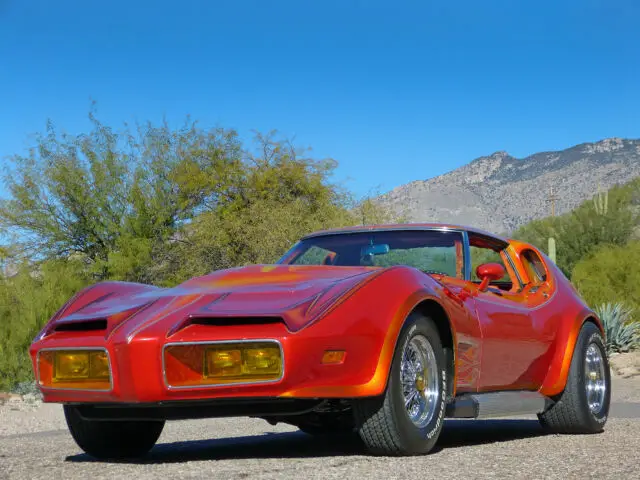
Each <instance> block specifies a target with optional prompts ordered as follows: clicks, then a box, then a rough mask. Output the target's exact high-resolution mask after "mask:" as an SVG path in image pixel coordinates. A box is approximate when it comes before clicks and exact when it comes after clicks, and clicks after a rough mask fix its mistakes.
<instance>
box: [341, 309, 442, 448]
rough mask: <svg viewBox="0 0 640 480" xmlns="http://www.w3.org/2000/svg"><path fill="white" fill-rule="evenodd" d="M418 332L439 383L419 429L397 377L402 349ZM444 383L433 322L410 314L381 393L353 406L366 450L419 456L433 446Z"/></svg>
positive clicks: (437, 336) (439, 420) (440, 419)
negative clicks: (431, 354) (428, 416)
mask: <svg viewBox="0 0 640 480" xmlns="http://www.w3.org/2000/svg"><path fill="white" fill-rule="evenodd" d="M418 335H421V336H422V337H424V338H426V339H427V341H428V342H429V344H430V345H431V347H432V349H433V352H434V356H435V360H436V365H437V368H436V375H437V384H438V385H440V389H439V395H438V396H437V397H436V400H435V411H434V412H433V416H432V417H431V419H430V420H429V422H428V423H427V424H426V425H424V426H423V427H422V428H421V427H419V426H418V425H416V424H414V423H413V422H412V421H411V419H410V417H409V414H408V413H407V410H406V408H405V406H404V397H403V392H402V383H401V378H400V376H401V371H400V368H401V362H402V355H403V352H404V349H405V347H406V345H407V344H408V343H409V341H410V340H411V339H412V338H413V337H415V336H418ZM448 382H449V379H448V378H447V366H446V356H445V352H444V350H443V348H442V342H441V340H440V335H439V334H438V329H437V328H436V325H435V324H434V322H433V320H431V319H430V318H428V317H425V316H424V315H421V314H417V313H414V314H412V315H410V316H409V318H408V319H407V321H406V322H405V325H404V326H403V328H402V330H401V332H400V335H399V337H398V341H397V343H396V348H395V351H394V356H393V361H392V364H391V371H390V372H389V378H388V382H387V388H386V390H385V393H384V395H382V396H381V397H374V398H367V399H361V400H358V401H356V402H354V405H353V409H354V416H355V420H356V428H357V430H358V433H359V435H360V438H361V439H362V440H363V442H364V443H365V445H366V446H367V448H368V450H369V451H370V452H371V453H373V454H377V455H395V456H400V455H422V454H426V453H428V452H429V451H430V450H431V449H433V447H434V446H435V444H436V442H437V441H438V437H439V436H440V432H441V431H442V427H443V424H444V414H445V406H446V398H447V396H446V392H447V391H448V388H447V387H448Z"/></svg>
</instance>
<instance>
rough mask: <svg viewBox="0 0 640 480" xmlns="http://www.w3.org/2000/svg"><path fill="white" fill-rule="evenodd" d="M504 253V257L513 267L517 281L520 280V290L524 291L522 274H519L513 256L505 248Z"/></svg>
mask: <svg viewBox="0 0 640 480" xmlns="http://www.w3.org/2000/svg"><path fill="white" fill-rule="evenodd" d="M502 251H503V252H504V256H505V257H507V260H508V261H509V265H511V268H512V269H513V271H514V272H515V274H516V280H518V285H520V290H522V289H523V288H524V283H523V282H522V278H520V274H519V273H518V269H517V268H516V264H515V263H514V262H513V258H511V255H509V249H508V248H505V249H503V250H502Z"/></svg>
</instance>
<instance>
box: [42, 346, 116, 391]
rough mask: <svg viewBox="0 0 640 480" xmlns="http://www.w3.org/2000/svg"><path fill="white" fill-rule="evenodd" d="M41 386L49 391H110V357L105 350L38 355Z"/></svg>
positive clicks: (51, 352)
mask: <svg viewBox="0 0 640 480" xmlns="http://www.w3.org/2000/svg"><path fill="white" fill-rule="evenodd" d="M38 374H39V382H40V385H42V386H44V387H49V388H63V389H78V390H110V389H111V371H110V367H109V357H108V355H107V352H106V351H104V350H46V351H42V352H40V353H39V355H38Z"/></svg>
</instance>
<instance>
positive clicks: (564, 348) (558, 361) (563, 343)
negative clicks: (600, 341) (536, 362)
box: [538, 308, 605, 397]
mask: <svg viewBox="0 0 640 480" xmlns="http://www.w3.org/2000/svg"><path fill="white" fill-rule="evenodd" d="M588 321H591V322H593V323H595V324H596V325H597V327H598V328H599V329H600V331H601V332H602V335H603V336H604V334H605V333H604V328H603V327H602V324H601V322H600V320H599V319H598V317H597V316H596V315H595V314H594V313H593V312H592V311H591V310H589V309H587V308H585V309H583V310H581V311H580V313H579V314H578V315H577V316H576V317H575V319H574V321H565V322H563V323H562V325H561V326H560V330H559V331H558V334H557V336H556V340H555V348H556V350H555V352H554V354H553V357H552V358H551V363H550V365H549V371H548V373H547V376H546V378H545V380H544V382H543V383H542V386H541V387H540V389H539V390H538V391H539V392H540V393H541V394H543V395H546V396H547V397H553V396H555V395H558V394H560V393H562V392H563V391H564V388H565V385H566V384H567V378H568V377H569V368H570V367H571V360H572V359H573V351H574V349H575V345H576V341H577V340H578V335H579V334H580V329H581V328H582V326H583V325H584V324H585V322H588Z"/></svg>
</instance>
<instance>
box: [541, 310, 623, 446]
mask: <svg viewBox="0 0 640 480" xmlns="http://www.w3.org/2000/svg"><path fill="white" fill-rule="evenodd" d="M592 344H593V345H595V347H596V348H597V349H599V350H600V355H601V358H602V362H603V364H604V384H605V387H606V390H605V395H604V399H603V402H602V407H601V409H600V410H599V411H598V412H597V413H594V412H592V411H591V409H590V408H589V403H588V400H587V393H586V381H585V356H586V352H587V349H588V348H589V346H590V345H592ZM610 402H611V372H610V370H609V360H608V359H607V355H606V349H605V344H604V339H603V338H602V334H601V333H600V330H599V329H598V327H597V326H596V325H594V324H593V323H591V322H587V323H585V324H584V325H583V326H582V329H581V330H580V334H579V335H578V339H577V341H576V345H575V348H574V351H573V357H572V359H571V367H570V368H569V376H568V378H567V385H566V386H565V389H564V391H563V392H562V394H561V395H560V396H559V398H558V399H557V401H556V403H554V404H553V406H551V408H549V409H548V410H547V411H545V412H544V413H541V414H539V415H538V419H539V420H540V424H541V425H542V426H543V427H544V428H545V429H546V430H548V431H549V432H553V433H599V432H602V430H603V429H604V425H605V423H606V421H607V416H608V415H609V404H610Z"/></svg>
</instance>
